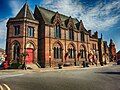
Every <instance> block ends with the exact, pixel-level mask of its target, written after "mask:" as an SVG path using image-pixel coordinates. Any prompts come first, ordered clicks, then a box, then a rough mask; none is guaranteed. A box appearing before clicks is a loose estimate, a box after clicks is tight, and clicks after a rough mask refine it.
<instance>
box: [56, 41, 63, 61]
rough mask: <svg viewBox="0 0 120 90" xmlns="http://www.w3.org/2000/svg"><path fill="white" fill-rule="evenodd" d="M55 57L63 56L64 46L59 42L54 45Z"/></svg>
mask: <svg viewBox="0 0 120 90" xmlns="http://www.w3.org/2000/svg"><path fill="white" fill-rule="evenodd" d="M54 58H55V59H61V58H62V47H61V46H60V45H59V44H58V43H56V44H55V45H54Z"/></svg>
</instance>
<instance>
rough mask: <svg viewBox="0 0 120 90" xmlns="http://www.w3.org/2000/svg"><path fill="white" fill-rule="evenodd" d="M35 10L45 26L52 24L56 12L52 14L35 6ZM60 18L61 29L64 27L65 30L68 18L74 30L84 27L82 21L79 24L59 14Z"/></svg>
mask: <svg viewBox="0 0 120 90" xmlns="http://www.w3.org/2000/svg"><path fill="white" fill-rule="evenodd" d="M36 8H37V9H38V10H39V12H40V14H41V15H42V17H43V19H44V21H45V24H52V19H54V16H55V14H56V13H58V12H54V11H51V10H48V9H45V8H43V7H40V6H36ZM60 18H61V21H62V27H64V28H66V21H68V20H69V19H70V18H71V19H72V20H73V23H74V28H75V29H76V30H79V27H80V26H83V27H84V25H83V22H82V20H81V21H80V22H79V21H78V19H76V18H72V17H68V16H65V15H63V14H60ZM84 29H85V28H84ZM85 31H86V32H87V30H86V29H85Z"/></svg>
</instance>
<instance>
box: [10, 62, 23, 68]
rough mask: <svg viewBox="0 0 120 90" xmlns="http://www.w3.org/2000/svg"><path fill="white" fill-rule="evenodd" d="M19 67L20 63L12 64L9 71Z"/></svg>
mask: <svg viewBox="0 0 120 90" xmlns="http://www.w3.org/2000/svg"><path fill="white" fill-rule="evenodd" d="M20 65H22V64H20V63H12V64H11V65H10V68H11V69H18V67H19V66H20Z"/></svg>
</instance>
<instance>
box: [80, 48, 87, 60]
mask: <svg viewBox="0 0 120 90" xmlns="http://www.w3.org/2000/svg"><path fill="white" fill-rule="evenodd" d="M80 56H81V58H85V57H86V50H85V48H84V47H83V46H81V48H80Z"/></svg>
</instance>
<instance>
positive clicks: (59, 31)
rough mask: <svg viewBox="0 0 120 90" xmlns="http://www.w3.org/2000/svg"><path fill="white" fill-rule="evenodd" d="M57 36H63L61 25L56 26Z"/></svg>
mask: <svg viewBox="0 0 120 90" xmlns="http://www.w3.org/2000/svg"><path fill="white" fill-rule="evenodd" d="M55 37H56V38H61V29H60V25H56V26H55Z"/></svg>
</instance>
